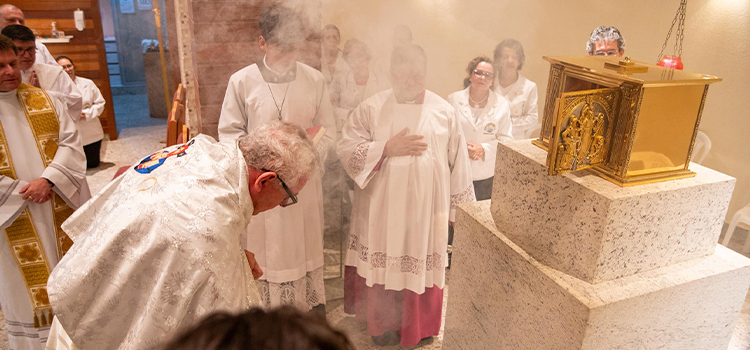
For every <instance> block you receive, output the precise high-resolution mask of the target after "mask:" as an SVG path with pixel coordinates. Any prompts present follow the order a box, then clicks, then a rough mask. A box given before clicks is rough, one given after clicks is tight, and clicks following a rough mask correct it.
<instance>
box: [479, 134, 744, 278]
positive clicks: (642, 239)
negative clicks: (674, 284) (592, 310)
mask: <svg viewBox="0 0 750 350" xmlns="http://www.w3.org/2000/svg"><path fill="white" fill-rule="evenodd" d="M546 156H547V152H546V151H544V150H542V149H540V148H539V147H537V146H535V145H533V144H531V142H530V141H529V140H519V141H511V142H507V143H502V144H500V145H499V146H498V153H497V163H496V169H495V181H494V184H493V189H492V198H493V200H492V214H493V217H494V220H495V222H496V223H497V225H498V227H499V228H501V229H502V230H503V232H504V233H505V234H506V235H507V237H508V238H510V239H511V240H512V241H513V242H514V243H515V244H517V245H519V246H520V247H522V248H523V249H524V250H525V251H526V252H528V254H529V255H531V256H533V257H534V258H535V259H538V260H539V261H541V262H542V263H544V264H545V265H548V266H550V267H552V268H554V269H557V270H560V271H563V272H565V273H567V274H570V275H572V276H575V277H577V278H580V279H582V280H584V281H587V282H591V283H599V282H604V281H608V280H612V279H616V278H621V277H625V276H630V275H633V274H636V273H639V272H643V271H648V270H652V269H657V268H660V267H664V266H668V265H671V264H674V263H678V262H681V261H686V260H690V259H694V258H698V257H702V256H708V255H710V254H712V253H713V252H714V248H715V247H716V242H717V241H718V238H719V235H720V233H721V226H722V224H723V222H724V217H725V215H726V212H727V208H728V206H729V200H730V198H731V196H732V190H733V189H734V184H735V179H734V178H732V177H730V176H727V175H724V174H722V173H719V172H716V171H714V170H711V169H708V168H705V167H702V166H700V165H697V164H691V166H690V169H691V170H692V171H694V172H696V173H697V175H696V176H695V177H693V178H688V179H682V180H673V181H667V182H660V183H654V184H647V185H639V186H633V187H620V186H618V185H616V184H613V183H611V182H609V181H607V180H605V179H603V178H601V177H599V176H597V175H595V174H594V173H593V172H591V171H588V170H583V171H579V172H576V173H570V174H563V175H560V176H549V175H547V168H546V165H545V164H546Z"/></svg>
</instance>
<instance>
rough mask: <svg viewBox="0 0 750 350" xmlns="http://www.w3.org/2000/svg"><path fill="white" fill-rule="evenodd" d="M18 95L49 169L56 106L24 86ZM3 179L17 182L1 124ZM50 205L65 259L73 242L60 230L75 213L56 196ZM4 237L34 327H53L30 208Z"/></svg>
mask: <svg viewBox="0 0 750 350" xmlns="http://www.w3.org/2000/svg"><path fill="white" fill-rule="evenodd" d="M16 93H17V95H18V100H19V102H20V104H21V108H22V109H23V110H24V113H25V114H26V119H27V121H28V123H29V127H30V128H31V131H32V134H33V135H34V138H35V140H36V144H37V148H38V149H39V153H40V156H41V157H42V162H43V164H44V167H45V168H46V167H47V166H49V164H50V163H52V160H53V159H54V157H55V153H56V152H57V142H58V140H57V139H58V137H59V129H60V125H59V121H58V120H57V113H56V112H55V110H54V105H53V104H52V101H51V100H50V99H49V97H48V96H47V94H46V93H45V92H44V91H43V90H41V89H38V88H35V87H32V86H29V85H26V84H21V85H20V86H19V87H18V89H17V92H16ZM0 175H5V176H8V177H10V178H12V179H17V178H18V177H17V175H16V171H15V167H14V166H13V159H12V157H11V153H10V149H9V148H8V141H7V138H6V136H5V130H4V129H3V127H2V123H0ZM49 203H50V206H51V209H52V211H53V215H54V220H55V238H56V243H57V244H56V246H57V253H58V257H60V258H62V256H63V255H64V254H65V252H67V250H68V249H69V248H70V246H71V245H72V241H71V240H70V238H68V236H67V235H66V234H65V233H64V232H63V231H62V229H61V227H60V226H61V225H62V223H63V221H65V219H67V218H68V216H70V214H72V213H73V209H72V208H70V206H68V204H67V203H66V202H65V201H64V200H63V199H62V198H61V197H60V196H58V195H57V194H53V196H52V199H51V200H50V201H49ZM5 235H6V238H7V240H8V245H9V246H10V250H11V253H13V257H14V258H15V260H16V264H17V265H18V269H19V270H20V272H21V275H22V276H23V279H24V282H25V283H26V289H27V291H28V293H29V297H30V298H31V305H32V307H33V309H34V327H36V328H39V327H42V326H47V325H50V324H51V323H52V318H53V316H54V314H53V312H52V307H51V305H50V302H49V297H48V295H47V279H48V278H49V274H50V268H49V263H48V261H47V257H46V256H45V253H44V248H43V246H42V242H41V240H40V239H39V232H38V231H37V229H36V226H35V225H34V220H33V218H32V216H31V212H30V211H29V208H28V207H27V208H25V209H24V210H23V212H22V213H21V214H20V215H19V216H18V218H16V219H15V221H13V223H12V224H11V225H10V226H9V227H7V228H6V229H5Z"/></svg>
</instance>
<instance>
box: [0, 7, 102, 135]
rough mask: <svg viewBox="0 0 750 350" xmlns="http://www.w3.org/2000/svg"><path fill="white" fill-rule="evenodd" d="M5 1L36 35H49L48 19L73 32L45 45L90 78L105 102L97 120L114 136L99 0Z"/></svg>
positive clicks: (80, 74) (49, 24) (68, 31)
mask: <svg viewBox="0 0 750 350" xmlns="http://www.w3.org/2000/svg"><path fill="white" fill-rule="evenodd" d="M101 1H109V0H101ZM6 3H10V4H13V5H15V6H18V7H19V8H20V9H21V10H22V11H23V13H24V16H25V17H26V25H27V26H28V27H29V28H31V29H33V30H34V31H35V32H36V33H38V34H39V35H42V36H49V34H50V33H51V32H52V27H51V24H52V21H55V22H56V23H57V29H59V30H62V31H64V32H65V34H66V35H72V36H73V38H72V39H71V40H70V43H66V44H52V43H48V44H45V45H46V46H47V49H49V51H50V53H51V54H52V56H53V57H58V56H68V57H70V58H71V59H72V60H73V62H74V63H75V65H76V75H78V76H81V77H84V78H89V79H91V80H93V81H94V83H96V86H97V87H99V90H101V92H102V95H103V96H104V99H105V100H106V102H107V103H106V105H105V107H104V113H102V115H101V116H100V121H101V122H102V127H103V128H104V132H105V133H107V134H108V135H109V138H110V140H116V139H117V123H116V121H115V113H114V111H115V110H114V106H113V105H112V90H111V87H110V85H109V72H108V66H107V56H106V53H105V50H104V35H103V34H102V21H101V15H100V13H99V0H55V1H50V0H10V1H8V2H6ZM76 9H81V10H82V11H83V14H84V18H85V24H86V28H85V29H84V30H83V31H78V30H77V29H76V28H75V23H74V20H73V11H75V10H76Z"/></svg>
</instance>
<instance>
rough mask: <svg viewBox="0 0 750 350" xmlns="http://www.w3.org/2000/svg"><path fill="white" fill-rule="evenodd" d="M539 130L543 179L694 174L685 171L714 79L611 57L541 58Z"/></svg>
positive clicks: (642, 179)
mask: <svg viewBox="0 0 750 350" xmlns="http://www.w3.org/2000/svg"><path fill="white" fill-rule="evenodd" d="M544 59H545V60H547V61H549V62H550V64H551V65H552V66H551V68H550V75H549V83H548V86H547V99H546V104H545V109H544V115H543V117H542V130H541V133H540V135H539V139H537V140H534V141H533V142H534V144H536V145H537V146H539V147H542V148H544V149H546V150H547V151H548V155H547V167H548V169H549V174H550V175H557V174H561V173H566V172H571V171H576V170H582V169H589V168H590V169H591V170H593V171H595V172H597V173H598V174H600V175H601V176H603V177H604V178H606V179H608V180H610V181H612V182H614V183H616V184H618V185H620V186H632V185H637V184H643V183H651V182H658V181H667V180H673V179H681V178H686V177H691V176H694V175H695V173H693V172H692V171H690V170H689V169H688V165H689V164H690V156H691V154H692V151H693V145H694V143H695V137H696V134H697V132H698V125H699V124H700V120H701V113H702V112H703V105H704V103H705V101H706V94H707V92H708V85H709V84H712V83H716V82H719V81H721V78H718V77H715V76H712V75H706V74H696V73H690V72H686V71H681V70H674V69H670V68H664V67H660V66H657V65H652V64H647V63H643V62H636V61H631V60H630V59H629V58H627V57H626V58H624V59H623V58H619V57H612V56H609V57H607V56H576V57H544Z"/></svg>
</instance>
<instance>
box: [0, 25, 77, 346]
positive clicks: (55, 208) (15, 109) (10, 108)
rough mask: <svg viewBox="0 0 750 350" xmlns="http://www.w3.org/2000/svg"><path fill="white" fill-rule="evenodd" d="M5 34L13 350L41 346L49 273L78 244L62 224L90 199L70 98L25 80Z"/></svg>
mask: <svg viewBox="0 0 750 350" xmlns="http://www.w3.org/2000/svg"><path fill="white" fill-rule="evenodd" d="M16 61H17V57H16V54H15V52H14V51H13V49H12V42H11V41H10V40H9V39H8V38H7V37H5V36H2V35H0V67H4V68H2V70H1V71H0V193H2V196H0V225H2V227H1V228H2V231H3V232H2V234H0V279H1V280H2V283H0V304H2V309H3V315H4V316H5V322H6V326H7V329H8V340H9V343H10V348H11V349H29V350H41V349H43V348H44V344H45V342H46V341H47V334H48V332H49V325H50V323H51V322H52V315H53V314H52V310H51V306H50V303H49V299H48V294H47V278H48V276H49V274H50V272H51V271H52V269H53V268H54V267H55V265H57V262H58V260H59V259H60V257H61V255H62V254H64V252H65V251H66V250H67V249H68V248H69V247H70V244H71V243H72V242H70V241H69V239H68V238H67V236H66V235H65V234H64V233H63V231H62V230H61V229H60V224H61V223H62V221H63V220H65V219H66V218H67V217H68V215H70V214H71V213H72V211H73V210H74V209H75V208H77V207H78V206H79V205H81V204H82V203H83V202H84V201H85V200H86V199H88V197H89V192H88V185H87V184H86V182H85V170H86V160H85V158H84V154H83V149H82V148H81V140H80V137H79V136H78V131H77V129H76V127H75V124H74V123H73V120H72V119H71V118H70V116H69V115H68V112H67V110H66V107H65V104H63V103H61V102H60V101H58V100H56V99H54V98H50V97H49V96H48V95H47V94H46V93H45V92H44V91H42V90H40V89H38V88H35V87H32V86H28V85H25V84H20V71H19V70H18V65H17V63H15V62H16Z"/></svg>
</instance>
